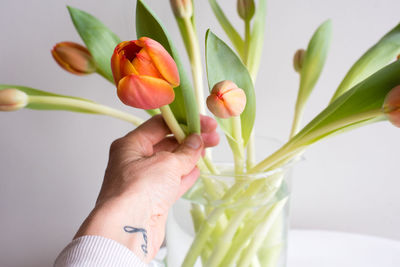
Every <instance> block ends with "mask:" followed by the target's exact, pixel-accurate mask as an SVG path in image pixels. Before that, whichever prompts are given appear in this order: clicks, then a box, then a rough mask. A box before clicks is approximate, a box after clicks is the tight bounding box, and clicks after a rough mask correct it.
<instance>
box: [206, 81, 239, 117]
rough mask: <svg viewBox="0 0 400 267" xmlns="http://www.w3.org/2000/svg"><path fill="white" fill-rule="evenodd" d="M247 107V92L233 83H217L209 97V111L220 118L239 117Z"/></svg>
mask: <svg viewBox="0 0 400 267" xmlns="http://www.w3.org/2000/svg"><path fill="white" fill-rule="evenodd" d="M245 106H246V94H245V92H244V91H243V90H242V89H241V88H239V87H238V86H237V85H236V84H235V83H234V82H231V81H222V82H219V83H217V84H216V85H214V87H213V89H212V90H211V94H210V95H209V96H208V97H207V107H208V109H209V110H210V111H211V112H212V113H213V114H214V115H215V116H217V117H219V118H229V117H235V116H239V115H240V114H242V112H243V110H244V108H245Z"/></svg>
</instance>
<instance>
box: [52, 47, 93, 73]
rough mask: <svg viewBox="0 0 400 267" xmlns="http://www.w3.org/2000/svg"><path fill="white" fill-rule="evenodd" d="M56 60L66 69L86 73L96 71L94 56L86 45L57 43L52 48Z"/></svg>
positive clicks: (71, 71)
mask: <svg viewBox="0 0 400 267" xmlns="http://www.w3.org/2000/svg"><path fill="white" fill-rule="evenodd" d="M51 54H52V55H53V58H54V60H55V61H56V62H57V63H58V65H60V67H61V68H63V69H64V70H66V71H68V72H70V73H73V74H76V75H85V74H91V73H93V72H95V71H96V65H95V63H94V60H93V57H92V55H91V54H90V52H89V50H87V48H86V47H84V46H82V45H80V44H76V43H73V42H61V43H57V44H56V45H55V46H54V47H53V50H51Z"/></svg>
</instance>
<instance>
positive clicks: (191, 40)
mask: <svg viewBox="0 0 400 267" xmlns="http://www.w3.org/2000/svg"><path fill="white" fill-rule="evenodd" d="M182 22H183V23H178V25H179V26H180V27H179V29H180V30H181V32H185V34H182V37H183V38H185V37H186V38H185V39H186V40H185V43H187V45H186V50H187V53H188V56H189V61H190V66H191V70H192V77H193V85H194V91H195V95H196V100H197V105H198V107H199V112H200V114H203V115H205V114H206V109H205V105H204V88H203V66H202V64H201V53H200V47H199V40H198V37H197V34H196V32H195V30H194V27H193V24H192V21H191V19H190V18H189V17H185V18H182Z"/></svg>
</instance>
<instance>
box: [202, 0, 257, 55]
mask: <svg viewBox="0 0 400 267" xmlns="http://www.w3.org/2000/svg"><path fill="white" fill-rule="evenodd" d="M263 1H264V0H263ZM208 2H209V3H210V6H211V9H212V11H213V12H214V15H215V17H216V18H217V20H218V22H219V24H220V25H221V27H222V28H223V29H224V31H225V33H226V35H227V36H228V37H229V39H230V40H231V42H232V44H233V46H234V47H235V49H236V51H238V53H239V55H242V54H243V50H244V41H243V39H242V37H241V36H240V34H239V33H238V32H237V31H236V30H235V28H234V27H233V26H232V24H231V22H230V21H229V19H228V18H227V17H226V15H225V13H224V11H222V8H221V7H220V6H219V4H218V3H217V1H216V0H208Z"/></svg>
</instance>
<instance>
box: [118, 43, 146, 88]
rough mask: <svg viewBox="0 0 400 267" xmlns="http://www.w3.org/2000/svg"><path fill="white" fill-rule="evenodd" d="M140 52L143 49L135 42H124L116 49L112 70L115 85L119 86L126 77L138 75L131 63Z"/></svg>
mask: <svg viewBox="0 0 400 267" xmlns="http://www.w3.org/2000/svg"><path fill="white" fill-rule="evenodd" d="M140 50H141V47H139V46H137V45H136V44H135V43H134V42H133V41H124V42H121V43H120V44H118V45H117V47H115V49H114V53H113V55H112V57H111V70H112V73H113V76H114V81H115V84H118V82H119V81H120V80H121V79H122V78H123V77H124V76H126V75H129V74H137V72H136V71H135V69H134V68H133V66H132V63H131V61H132V60H133V59H134V58H135V55H136V54H137V53H139V51H140Z"/></svg>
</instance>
